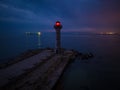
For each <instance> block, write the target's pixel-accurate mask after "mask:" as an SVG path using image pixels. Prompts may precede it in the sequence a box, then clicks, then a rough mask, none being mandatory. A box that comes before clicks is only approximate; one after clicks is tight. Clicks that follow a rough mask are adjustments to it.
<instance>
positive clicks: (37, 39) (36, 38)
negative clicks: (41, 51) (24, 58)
mask: <svg viewBox="0 0 120 90" xmlns="http://www.w3.org/2000/svg"><path fill="white" fill-rule="evenodd" d="M26 48H28V49H31V48H42V43H41V32H36V33H31V32H26Z"/></svg>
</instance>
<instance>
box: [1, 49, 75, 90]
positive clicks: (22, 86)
mask: <svg viewBox="0 0 120 90" xmlns="http://www.w3.org/2000/svg"><path fill="white" fill-rule="evenodd" d="M75 55H76V54H75V52H74V51H71V50H64V51H63V53H62V54H60V55H59V54H55V52H54V50H48V49H45V50H43V51H41V52H40V53H38V54H36V55H33V56H31V57H29V58H26V59H24V60H20V61H19V62H17V63H14V64H12V65H10V66H8V67H6V68H1V69H0V90H52V88H53V87H54V85H55V84H56V82H57V80H58V79H59V78H60V76H61V74H62V73H63V71H64V69H65V67H66V66H67V64H68V63H69V61H70V60H72V59H74V58H75Z"/></svg>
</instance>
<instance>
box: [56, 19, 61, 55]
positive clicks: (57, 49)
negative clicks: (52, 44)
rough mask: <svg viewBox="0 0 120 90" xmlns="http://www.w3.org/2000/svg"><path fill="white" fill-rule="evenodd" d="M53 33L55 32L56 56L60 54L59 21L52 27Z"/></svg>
mask: <svg viewBox="0 0 120 90" xmlns="http://www.w3.org/2000/svg"><path fill="white" fill-rule="evenodd" d="M54 28H55V31H56V48H55V53H56V54H61V35H60V31H61V29H62V25H61V23H60V22H59V21H56V23H55V25H54Z"/></svg>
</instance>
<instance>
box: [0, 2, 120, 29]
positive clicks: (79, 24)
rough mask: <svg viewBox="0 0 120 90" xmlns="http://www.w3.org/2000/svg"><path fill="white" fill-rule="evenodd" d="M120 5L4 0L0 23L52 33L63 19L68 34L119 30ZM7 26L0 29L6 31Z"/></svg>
mask: <svg viewBox="0 0 120 90" xmlns="http://www.w3.org/2000/svg"><path fill="white" fill-rule="evenodd" d="M119 2H120V0H57V1H56V0H1V1H0V12H2V14H0V23H4V24H5V23H7V25H8V27H10V25H11V23H12V27H15V28H16V29H17V27H18V29H19V28H20V27H22V26H23V30H24V29H30V28H31V29H34V30H35V28H36V29H37V28H38V29H42V30H43V29H45V30H51V29H52V28H53V27H52V26H53V24H54V22H55V21H56V20H60V21H61V22H62V23H63V25H64V30H65V31H67V30H77V31H82V29H83V30H85V29H86V30H88V31H89V30H91V31H92V29H93V31H95V30H105V29H106V28H109V29H110V28H111V29H112V30H116V31H119V29H120V27H119V26H120V5H119V4H120V3H119ZM9 23H10V24H9ZM4 24H2V26H1V27H0V28H2V29H4V27H3V26H4ZM14 25H16V26H14ZM21 29H22V28H21ZM106 30H108V29H106Z"/></svg>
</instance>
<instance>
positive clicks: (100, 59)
mask: <svg viewBox="0 0 120 90" xmlns="http://www.w3.org/2000/svg"><path fill="white" fill-rule="evenodd" d="M0 42H1V47H0V62H1V63H2V62H6V61H7V59H8V58H11V57H14V56H17V55H19V54H20V53H22V52H24V51H26V50H28V49H35V48H44V47H55V33H42V35H41V36H40V37H39V36H37V35H26V34H24V33H20V34H18V35H17V34H15V35H8V36H7V35H5V36H2V37H1V38H0ZM62 47H64V48H67V49H75V50H78V51H80V52H84V53H87V52H92V53H93V54H94V55H95V58H93V59H90V60H88V61H80V60H75V61H74V62H73V63H72V64H70V65H69V66H68V68H67V69H66V71H65V73H64V74H63V76H62V79H61V83H60V85H61V87H62V89H63V90H103V89H104V90H106V89H108V90H120V88H119V85H120V36H117V35H113V36H112V35H90V34H89V35H87V34H80V33H62Z"/></svg>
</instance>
